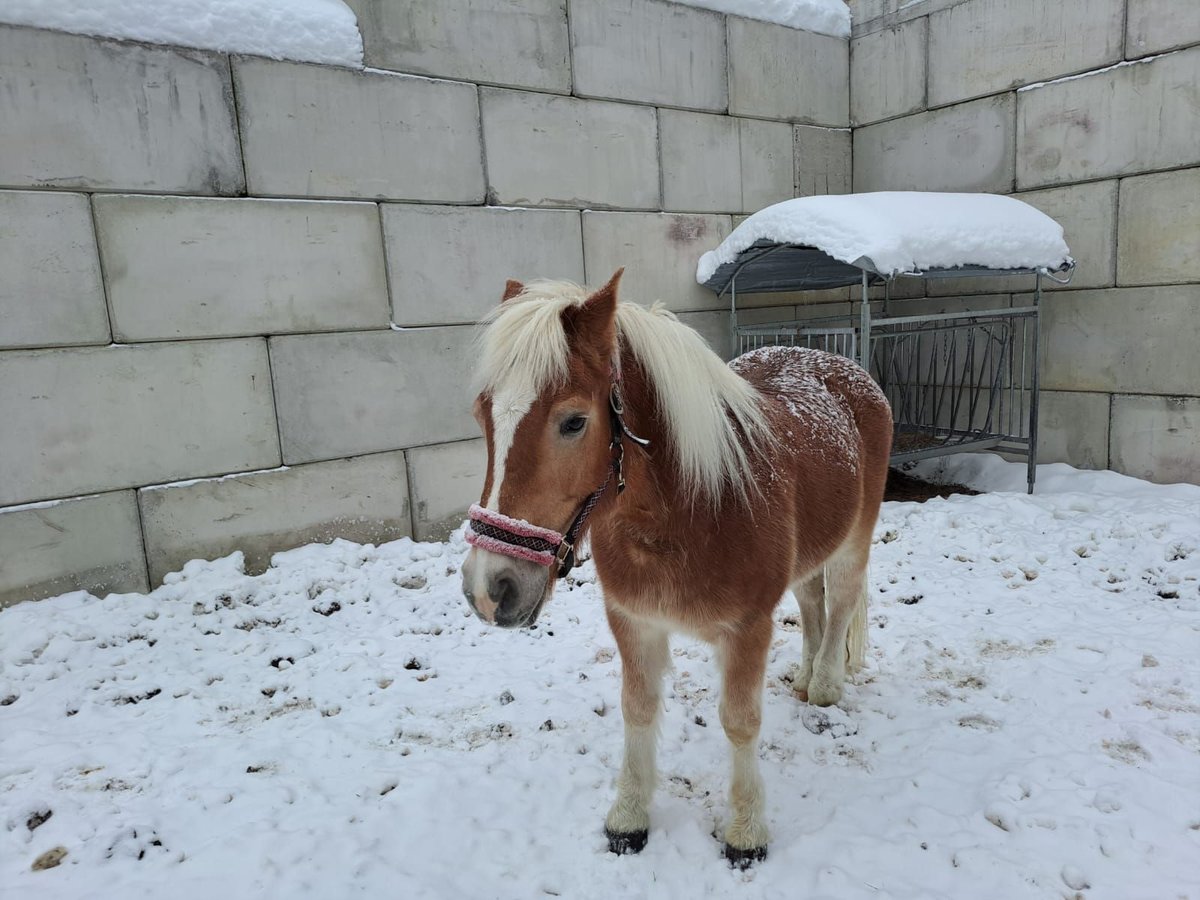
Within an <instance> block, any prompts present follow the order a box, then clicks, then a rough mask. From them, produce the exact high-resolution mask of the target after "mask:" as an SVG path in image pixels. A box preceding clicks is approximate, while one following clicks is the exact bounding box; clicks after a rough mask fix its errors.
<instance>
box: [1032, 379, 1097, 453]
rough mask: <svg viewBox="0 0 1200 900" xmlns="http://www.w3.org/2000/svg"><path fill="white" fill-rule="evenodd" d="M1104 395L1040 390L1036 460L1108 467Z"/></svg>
mask: <svg viewBox="0 0 1200 900" xmlns="http://www.w3.org/2000/svg"><path fill="white" fill-rule="evenodd" d="M1108 405H1109V395H1108V394H1084V393H1078V392H1075V391H1040V392H1039V394H1038V462H1039V463H1054V462H1065V463H1070V464H1071V465H1073V466H1075V467H1076V468H1078V469H1107V468H1108Z"/></svg>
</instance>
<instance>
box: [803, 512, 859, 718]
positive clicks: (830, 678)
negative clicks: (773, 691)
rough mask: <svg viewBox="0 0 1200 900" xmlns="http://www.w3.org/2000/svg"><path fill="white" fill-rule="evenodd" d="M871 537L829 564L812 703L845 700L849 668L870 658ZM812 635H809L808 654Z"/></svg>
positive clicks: (852, 545) (845, 547) (848, 546)
mask: <svg viewBox="0 0 1200 900" xmlns="http://www.w3.org/2000/svg"><path fill="white" fill-rule="evenodd" d="M870 546H871V543H870V537H869V535H868V537H867V539H866V540H865V541H861V540H859V541H855V540H853V539H852V541H851V542H847V544H845V545H843V546H842V547H840V548H838V550H837V552H836V553H834V555H833V556H832V557H830V559H829V560H828V561H827V562H826V564H825V595H826V602H827V606H828V616H829V619H828V623H827V624H826V627H825V630H824V633H823V634H822V635H821V645H820V649H819V650H818V651H817V654H816V658H815V659H814V660H813V667H812V676H811V677H810V678H809V681H808V702H809V703H812V704H814V705H816V706H832V705H833V704H835V703H837V702H838V701H839V700H841V699H842V686H843V684H844V683H845V680H846V669H847V665H849V667H850V669H852V670H853V669H858V668H861V667H862V665H863V661H864V658H865V656H866V641H867V556H868V553H869V551H870ZM807 644H808V635H807V634H806V635H805V652H806V654H807Z"/></svg>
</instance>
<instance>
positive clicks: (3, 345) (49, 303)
mask: <svg viewBox="0 0 1200 900" xmlns="http://www.w3.org/2000/svg"><path fill="white" fill-rule="evenodd" d="M108 338H109V334H108V313H107V312H106V311H105V308H104V286H103V285H102V284H101V283H100V260H99V258H98V257H97V255H96V237H95V235H94V234H93V233H92V213H91V210H90V209H88V199H87V197H86V196H84V195H83V194H58V193H54V194H51V193H43V192H41V191H0V350H4V349H9V348H13V347H38V346H41V347H48V346H64V345H69V344H106V343H108Z"/></svg>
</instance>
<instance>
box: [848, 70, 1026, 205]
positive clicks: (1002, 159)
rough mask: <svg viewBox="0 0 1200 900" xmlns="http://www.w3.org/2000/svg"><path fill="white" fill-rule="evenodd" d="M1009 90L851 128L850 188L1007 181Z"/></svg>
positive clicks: (984, 185)
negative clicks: (983, 97)
mask: <svg viewBox="0 0 1200 900" xmlns="http://www.w3.org/2000/svg"><path fill="white" fill-rule="evenodd" d="M1014 107H1015V103H1014V101H1013V95H1012V94H1004V95H1002V96H999V97H987V98H985V99H983V100H974V101H972V102H970V103H961V104H959V105H958V106H949V107H946V108H945V109H935V110H931V111H929V112H923V113H918V114H917V115H915V116H905V117H904V118H902V119H892V120H890V121H888V122H880V123H879V124H877V125H867V126H866V127H864V128H857V129H855V131H854V189H855V190H856V191H881V190H890V191H983V192H991V193H1007V192H1008V191H1010V190H1012V185H1013V119H1014Z"/></svg>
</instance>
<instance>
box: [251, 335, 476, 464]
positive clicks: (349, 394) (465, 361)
mask: <svg viewBox="0 0 1200 900" xmlns="http://www.w3.org/2000/svg"><path fill="white" fill-rule="evenodd" d="M473 334H474V329H473V328H470V327H467V326H456V327H450V328H412V329H403V330H400V331H360V332H352V333H347V334H304V335H284V336H282V337H273V338H271V341H270V343H271V370H272V372H273V373H274V376H275V398H276V403H277V406H278V413H279V434H280V438H281V440H282V442H283V460H284V462H285V463H287V464H288V465H293V464H295V463H303V462H313V461H315V460H321V459H336V458H340V457H344V456H355V455H357V454H360V453H375V452H378V451H383V450H398V449H401V448H404V447H416V446H420V445H422V444H436V443H442V442H445V441H455V440H463V439H466V438H471V437H475V436H476V435H477V434H478V433H479V427H478V426H477V425H476V424H475V420H474V419H473V418H472V417H471V402H472V401H473V400H474V397H472V396H471V395H470V389H469V384H470V379H471V372H472V355H471V338H472V335H473Z"/></svg>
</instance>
